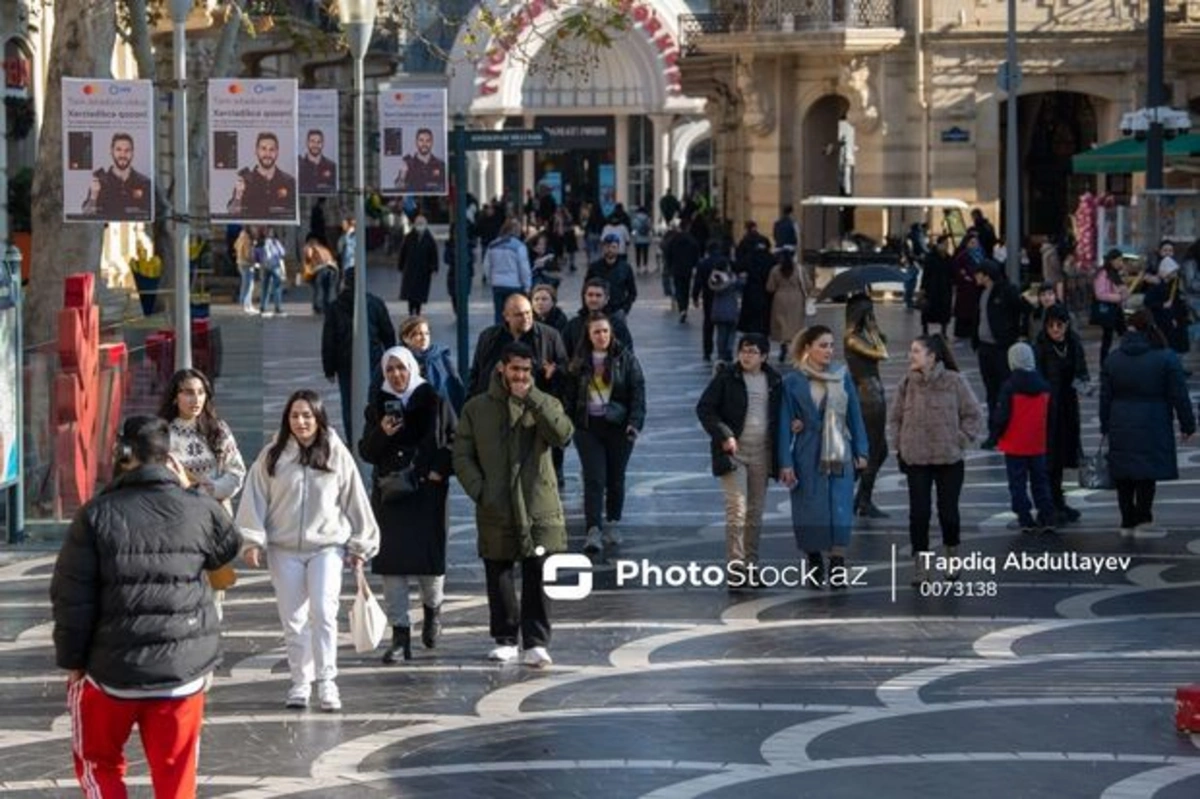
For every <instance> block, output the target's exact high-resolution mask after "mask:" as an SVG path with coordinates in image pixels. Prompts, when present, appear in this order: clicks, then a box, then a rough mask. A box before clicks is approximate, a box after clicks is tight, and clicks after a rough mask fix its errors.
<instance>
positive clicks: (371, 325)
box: [321, 269, 396, 441]
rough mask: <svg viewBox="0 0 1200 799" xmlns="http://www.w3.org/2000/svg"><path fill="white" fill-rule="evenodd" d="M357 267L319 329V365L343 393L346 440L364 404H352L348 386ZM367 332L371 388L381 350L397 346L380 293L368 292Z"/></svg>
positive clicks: (379, 377) (351, 377) (380, 375)
mask: <svg viewBox="0 0 1200 799" xmlns="http://www.w3.org/2000/svg"><path fill="white" fill-rule="evenodd" d="M357 271H358V270H357V269H351V270H350V271H348V272H346V277H345V279H344V280H343V281H342V293H341V294H339V295H338V296H337V300H335V301H334V303H333V306H332V307H331V309H330V312H329V313H327V314H325V326H324V328H322V330H321V367H322V368H323V369H324V370H325V378H326V379H327V380H329V382H331V383H332V382H333V381H334V380H337V384H338V393H340V394H341V396H342V429H343V430H345V431H346V440H347V441H352V440H353V439H352V438H351V435H350V420H351V419H353V418H354V417H355V416H356V415H359V418H361V414H362V413H363V412H364V411H365V410H366V409H365V408H352V407H351V405H350V403H351V393H352V392H351V387H352V386H353V381H354V369H353V366H354V275H355V273H356V272H357ZM367 334H368V335H369V336H370V339H369V341H370V344H369V345H368V346H369V351H370V365H371V388H372V389H374V388H375V386H378V385H379V384H380V383H382V382H383V372H382V371H381V369H380V367H379V361H380V359H382V358H383V353H384V352H385V351H386V350H388V349H390V348H392V347H394V346H396V328H394V327H392V318H391V316H389V315H388V309H387V305H386V304H385V303H384V301H383V300H381V299H379V297H377V296H375V295H374V294H371V293H370V292H367Z"/></svg>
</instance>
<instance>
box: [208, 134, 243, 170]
mask: <svg viewBox="0 0 1200 799" xmlns="http://www.w3.org/2000/svg"><path fill="white" fill-rule="evenodd" d="M213 168H214V169H237V168H238V135H237V131H236V130H215V131H213Z"/></svg>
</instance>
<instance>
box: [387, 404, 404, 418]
mask: <svg viewBox="0 0 1200 799" xmlns="http://www.w3.org/2000/svg"><path fill="white" fill-rule="evenodd" d="M383 412H384V413H385V414H387V415H388V416H392V417H395V418H397V419H403V418H404V403H403V402H401V401H400V400H388V401H387V402H385V403H383Z"/></svg>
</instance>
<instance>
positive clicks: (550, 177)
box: [537, 172, 563, 206]
mask: <svg viewBox="0 0 1200 799" xmlns="http://www.w3.org/2000/svg"><path fill="white" fill-rule="evenodd" d="M543 189H544V190H546V191H549V192H550V196H551V197H553V198H554V204H555V205H556V206H558V205H562V204H563V177H562V172H547V173H546V174H544V175H542V179H541V180H539V181H538V190H537V194H538V196H539V197H540V196H541V194H542V191H543Z"/></svg>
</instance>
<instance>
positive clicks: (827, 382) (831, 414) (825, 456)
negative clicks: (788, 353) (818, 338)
mask: <svg viewBox="0 0 1200 799" xmlns="http://www.w3.org/2000/svg"><path fill="white" fill-rule="evenodd" d="M800 371H801V372H803V373H804V376H805V377H807V378H808V379H809V380H819V381H821V384H822V385H823V386H824V388H825V421H824V422H823V424H822V426H821V462H820V466H819V470H820V472H821V474H825V475H838V476H840V475H842V474H844V473H845V469H846V463H847V461H849V460H850V447H849V439H850V431H849V428H847V426H846V410H847V408H849V405H850V399H849V397H847V396H846V387H845V384H844V382H843V381H844V380H845V374H846V368H845V367H844V366H843V367H840V368H838V369H836V370H828V371H821V370H819V369H817V368H815V367H813V366H812V365H811V364H809V363H808V361H804V362H802V363H801V365H800Z"/></svg>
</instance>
